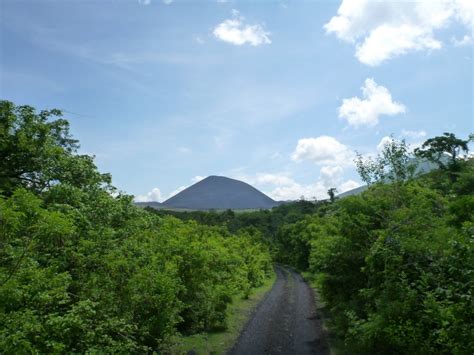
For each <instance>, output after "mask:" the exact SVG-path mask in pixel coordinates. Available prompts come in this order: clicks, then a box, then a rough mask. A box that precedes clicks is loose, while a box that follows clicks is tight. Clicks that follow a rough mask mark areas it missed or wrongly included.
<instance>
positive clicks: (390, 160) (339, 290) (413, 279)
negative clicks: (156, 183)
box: [157, 133, 474, 354]
mask: <svg viewBox="0 0 474 355" xmlns="http://www.w3.org/2000/svg"><path fill="white" fill-rule="evenodd" d="M471 138H472V137H471ZM467 144H468V140H462V139H459V138H456V137H455V136H454V135H453V134H449V133H446V134H444V135H443V136H439V137H434V138H431V139H428V140H427V141H426V142H425V143H424V144H423V145H422V146H421V147H420V148H418V149H417V150H415V152H414V153H412V152H410V150H409V149H408V147H407V145H406V144H405V142H403V141H401V142H399V141H396V140H393V141H392V142H391V143H389V144H387V145H386V146H385V148H384V149H383V151H382V152H381V154H379V155H378V156H377V157H374V158H372V159H367V158H364V157H362V156H359V157H358V159H357V161H356V165H357V168H358V171H359V174H360V175H361V178H362V179H363V180H364V181H365V182H366V183H367V184H368V185H369V188H368V190H366V191H365V192H363V193H361V194H360V195H357V196H349V197H346V198H343V199H337V198H335V197H334V196H333V198H330V199H328V200H326V201H320V202H316V203H314V202H308V201H299V202H296V203H292V204H287V205H283V206H280V207H277V208H274V209H273V210H272V211H271V212H270V211H259V212H255V213H239V214H235V213H233V212H232V211H227V212H225V213H206V212H187V213H173V212H166V211H159V212H157V213H158V214H167V213H171V214H174V215H176V216H177V217H179V218H181V219H183V220H189V219H194V220H198V221H199V222H200V223H204V224H207V225H219V226H225V227H226V228H228V229H230V230H241V229H243V230H251V231H254V233H260V234H262V235H263V239H264V240H266V241H267V243H268V244H269V245H270V248H271V250H272V256H273V258H274V260H276V261H278V262H280V263H283V264H287V265H291V266H293V267H295V268H297V269H298V270H300V271H302V272H304V275H305V277H307V278H310V279H311V280H310V281H311V284H313V285H316V286H317V288H318V291H319V293H320V294H321V297H322V300H323V301H324V303H325V304H326V310H325V313H326V315H327V316H328V326H329V327H330V330H331V332H332V334H333V337H334V338H335V345H336V350H337V352H341V353H351V354H354V353H358V354H368V353H370V354H372V353H374V354H375V353H383V354H385V353H402V354H414V353H416V354H433V353H445V354H472V353H473V352H474V341H473V339H474V328H473V327H472V320H473V319H474V311H473V310H474V299H473V287H474V271H473V266H474V248H473V247H474V239H473V235H474V160H473V159H472V158H471V159H460V158H459V157H460V156H461V155H462V153H467V150H468V145H467ZM453 157H454V158H453ZM417 159H418V160H417ZM419 159H422V162H425V163H426V162H427V161H428V162H430V163H433V164H434V165H435V166H438V169H436V170H433V171H431V172H429V173H427V174H423V175H420V171H419V169H418V167H417V162H418V161H419ZM331 200H332V201H333V202H331Z"/></svg>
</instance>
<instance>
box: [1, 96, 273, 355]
mask: <svg viewBox="0 0 474 355" xmlns="http://www.w3.org/2000/svg"><path fill="white" fill-rule="evenodd" d="M68 128H69V125H68V122H67V121H65V120H64V119H62V118H61V113H60V112H59V111H57V110H52V111H42V112H39V113H37V112H36V111H35V110H34V109H33V108H32V107H29V106H15V105H14V104H12V103H10V102H7V101H1V102H0V352H1V353H29V352H33V353H38V352H39V353H50V352H121V353H128V352H135V353H142V352H148V351H153V350H159V349H160V348H162V347H164V346H166V342H167V340H168V339H169V338H170V336H172V335H173V334H175V333H177V332H178V331H179V332H181V333H184V334H192V333H195V332H199V331H205V330H209V329H215V328H224V327H225V324H226V319H225V315H226V308H227V305H228V304H229V303H230V302H231V300H232V297H234V296H236V295H241V296H242V297H245V296H247V295H248V294H249V293H250V292H251V289H252V288H254V287H256V286H259V285H261V284H262V283H263V281H264V279H265V278H266V277H267V276H268V275H269V274H270V273H271V271H272V267H271V259H270V255H269V253H268V248H267V247H266V245H265V244H263V243H261V242H259V241H258V239H256V238H253V237H251V236H250V235H249V234H248V233H245V232H240V233H236V234H235V235H234V234H230V233H229V232H228V231H227V230H226V229H224V228H219V227H210V226H205V225H200V224H198V223H196V222H193V221H188V222H183V221H180V220H178V219H176V218H173V217H170V216H166V217H160V216H157V215H154V214H151V213H148V212H146V211H144V210H141V209H139V208H137V207H135V206H134V204H133V203H132V197H131V196H127V195H124V194H122V193H120V192H119V191H116V190H115V189H114V188H113V187H112V185H111V178H110V176H109V175H107V174H101V173H99V172H98V171H97V169H96V167H95V165H94V163H93V159H92V158H91V157H89V156H87V155H79V154H77V148H78V142H77V141H75V140H74V139H72V137H71V136H70V135H69V129H68Z"/></svg>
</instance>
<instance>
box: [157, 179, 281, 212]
mask: <svg viewBox="0 0 474 355" xmlns="http://www.w3.org/2000/svg"><path fill="white" fill-rule="evenodd" d="M279 204H280V203H279V202H277V201H274V200H272V199H271V198H270V197H268V196H267V195H265V194H263V193H262V192H260V191H258V190H257V189H256V188H254V187H253V186H250V185H249V184H247V183H245V182H242V181H239V180H234V179H230V178H227V177H224V176H209V177H207V178H205V179H203V180H201V181H199V182H197V183H196V184H194V185H192V186H190V187H188V188H187V189H185V190H183V191H181V192H180V193H178V194H177V195H175V196H173V197H171V198H169V199H168V200H166V201H165V202H163V203H161V204H159V205H155V206H151V207H155V208H161V209H189V210H211V209H216V210H220V209H234V210H239V209H268V208H272V207H275V206H278V205H279Z"/></svg>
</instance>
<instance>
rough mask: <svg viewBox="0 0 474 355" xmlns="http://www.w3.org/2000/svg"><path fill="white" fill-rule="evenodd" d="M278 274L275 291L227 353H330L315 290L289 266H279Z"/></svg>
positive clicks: (266, 298) (242, 354)
mask: <svg viewBox="0 0 474 355" xmlns="http://www.w3.org/2000/svg"><path fill="white" fill-rule="evenodd" d="M276 273H277V280H276V282H275V284H274V286H273V288H272V290H271V291H270V292H269V293H268V295H267V296H266V297H265V299H264V300H263V301H262V302H261V303H260V305H259V306H258V307H257V309H256V310H255V312H254V314H253V316H252V318H251V319H250V320H249V322H248V323H247V325H246V327H245V328H244V331H243V332H242V334H241V335H240V337H239V339H238V340H237V343H236V344H235V345H234V347H233V348H232V349H231V350H230V351H229V353H228V354H231V355H253V354H255V355H256V354H329V348H328V346H327V343H326V339H325V337H324V332H323V328H322V320H321V318H320V315H318V314H317V313H316V312H315V306H314V295H313V292H312V290H311V289H310V287H309V286H308V284H307V283H306V282H305V281H304V280H303V278H302V277H301V275H299V274H298V273H297V272H295V271H293V270H291V269H289V268H284V267H281V266H276Z"/></svg>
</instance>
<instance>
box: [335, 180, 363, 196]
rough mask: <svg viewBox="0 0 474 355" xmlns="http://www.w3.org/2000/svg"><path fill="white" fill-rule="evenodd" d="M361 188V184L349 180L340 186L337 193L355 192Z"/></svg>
mask: <svg viewBox="0 0 474 355" xmlns="http://www.w3.org/2000/svg"><path fill="white" fill-rule="evenodd" d="M359 186H361V184H360V183H358V182H356V181H354V180H347V181H346V182H345V183H343V184H341V185H339V187H338V188H337V192H338V193H340V194H342V193H343V192H346V191H350V190H353V189H355V188H357V187H359Z"/></svg>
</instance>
